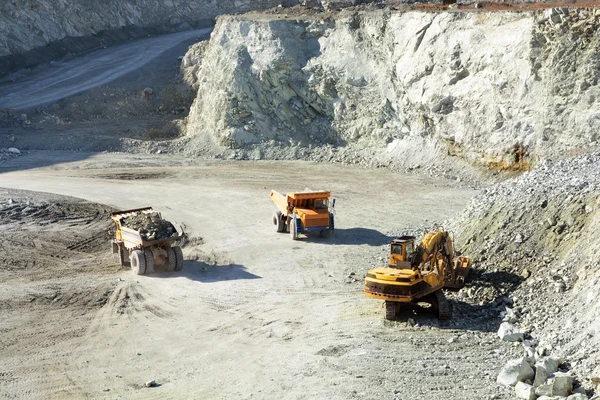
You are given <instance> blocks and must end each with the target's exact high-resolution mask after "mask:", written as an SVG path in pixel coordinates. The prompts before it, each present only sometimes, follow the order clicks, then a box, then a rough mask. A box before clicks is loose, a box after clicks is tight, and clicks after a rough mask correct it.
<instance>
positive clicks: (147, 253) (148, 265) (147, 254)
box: [144, 249, 154, 274]
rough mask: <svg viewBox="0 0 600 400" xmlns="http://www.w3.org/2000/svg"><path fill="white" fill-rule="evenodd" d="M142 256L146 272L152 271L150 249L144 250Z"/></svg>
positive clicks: (152, 260)
mask: <svg viewBox="0 0 600 400" xmlns="http://www.w3.org/2000/svg"><path fill="white" fill-rule="evenodd" d="M144 258H146V273H147V274H152V273H154V253H152V250H150V249H146V250H144Z"/></svg>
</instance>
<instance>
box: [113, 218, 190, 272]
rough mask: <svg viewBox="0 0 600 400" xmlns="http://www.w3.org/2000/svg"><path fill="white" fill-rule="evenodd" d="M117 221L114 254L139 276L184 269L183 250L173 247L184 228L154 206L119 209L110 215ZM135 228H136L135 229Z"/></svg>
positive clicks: (180, 237) (114, 234) (122, 263)
mask: <svg viewBox="0 0 600 400" xmlns="http://www.w3.org/2000/svg"><path fill="white" fill-rule="evenodd" d="M110 217H111V219H112V220H113V221H114V223H115V229H114V231H113V232H110V233H111V235H112V251H113V254H118V255H119V260H120V262H121V265H123V266H131V270H132V271H133V273H134V274H136V275H144V274H150V273H152V272H154V271H155V269H160V268H161V267H162V269H163V270H166V271H168V272H172V271H180V270H181V269H182V268H183V252H182V251H181V248H180V247H179V246H173V244H174V242H177V241H179V240H181V239H183V237H184V233H183V229H182V228H181V227H180V226H178V225H174V224H172V223H170V222H169V221H167V220H164V219H162V217H161V215H160V213H158V212H156V211H155V210H154V209H153V208H152V207H145V208H137V209H134V210H126V211H118V212H115V213H112V214H111V215H110ZM134 228H135V229H134Z"/></svg>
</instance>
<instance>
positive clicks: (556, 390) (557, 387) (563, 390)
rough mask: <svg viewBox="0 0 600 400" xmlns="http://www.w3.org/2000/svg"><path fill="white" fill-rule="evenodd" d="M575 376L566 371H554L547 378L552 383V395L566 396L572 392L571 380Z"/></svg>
mask: <svg viewBox="0 0 600 400" xmlns="http://www.w3.org/2000/svg"><path fill="white" fill-rule="evenodd" d="M574 380H575V377H573V376H572V375H571V374H569V373H567V372H555V373H553V374H552V375H550V377H549V378H548V383H549V384H551V385H552V396H562V397H567V396H569V395H570V394H571V393H572V392H573V381H574Z"/></svg>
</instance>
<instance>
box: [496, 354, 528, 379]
mask: <svg viewBox="0 0 600 400" xmlns="http://www.w3.org/2000/svg"><path fill="white" fill-rule="evenodd" d="M533 377H534V372H533V369H532V368H531V366H530V365H529V363H528V362H527V359H526V358H525V357H521V358H517V359H514V360H510V361H508V362H507V363H506V365H504V367H502V370H500V374H498V378H497V379H496V381H497V382H498V383H500V384H502V385H506V386H515V385H516V384H517V382H524V381H526V380H528V379H533Z"/></svg>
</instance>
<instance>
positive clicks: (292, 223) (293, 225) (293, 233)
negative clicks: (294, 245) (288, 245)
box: [290, 218, 298, 240]
mask: <svg viewBox="0 0 600 400" xmlns="http://www.w3.org/2000/svg"><path fill="white" fill-rule="evenodd" d="M290 236H291V238H292V240H296V239H298V232H296V220H295V219H294V218H292V219H291V220H290Z"/></svg>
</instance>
